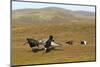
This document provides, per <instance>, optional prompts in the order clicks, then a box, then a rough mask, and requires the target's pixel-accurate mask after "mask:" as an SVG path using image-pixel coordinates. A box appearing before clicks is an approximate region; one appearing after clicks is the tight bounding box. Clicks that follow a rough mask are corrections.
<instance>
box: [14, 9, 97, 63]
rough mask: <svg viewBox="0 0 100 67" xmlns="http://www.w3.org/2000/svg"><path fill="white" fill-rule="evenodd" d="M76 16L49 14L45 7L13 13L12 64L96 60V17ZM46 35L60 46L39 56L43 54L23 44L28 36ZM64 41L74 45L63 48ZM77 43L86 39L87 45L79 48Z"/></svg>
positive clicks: (69, 13) (63, 11)
mask: <svg viewBox="0 0 100 67" xmlns="http://www.w3.org/2000/svg"><path fill="white" fill-rule="evenodd" d="M25 11H26V12H25ZM57 11H58V13H57ZM21 12H22V13H21ZM75 14H76V13H75V12H70V11H68V10H63V9H62V10H61V9H60V10H59V9H58V8H55V9H54V8H53V9H52V11H50V10H48V9H47V8H46V9H41V10H40V9H39V10H29V11H27V10H23V11H19V12H17V11H16V12H13V14H12V15H13V16H12V65H20V64H21V65H23V64H44V63H60V62H76V61H94V60H96V59H95V57H96V56H95V46H96V45H95V19H94V18H95V17H94V15H92V16H91V15H88V16H87V15H81V14H78V13H77V14H76V15H75ZM32 17H33V18H32ZM44 17H45V18H44ZM23 18H24V19H23ZM30 18H31V19H30ZM37 18H38V19H37ZM49 35H53V36H54V39H55V41H56V42H58V43H60V44H62V47H57V48H56V49H57V50H52V51H51V52H49V53H46V54H42V53H43V51H39V52H37V53H34V52H32V49H31V48H30V47H29V46H28V45H23V44H24V42H25V39H26V38H27V37H30V38H34V39H43V38H48V36H49ZM66 40H74V44H73V45H66V44H65V41H66ZM80 40H86V41H88V44H87V45H86V46H82V45H80ZM41 48H42V46H41Z"/></svg>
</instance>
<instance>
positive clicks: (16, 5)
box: [12, 1, 95, 12]
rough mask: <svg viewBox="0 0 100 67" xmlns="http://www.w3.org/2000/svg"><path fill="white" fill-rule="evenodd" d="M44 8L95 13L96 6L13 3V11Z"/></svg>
mask: <svg viewBox="0 0 100 67" xmlns="http://www.w3.org/2000/svg"><path fill="white" fill-rule="evenodd" d="M44 7H60V8H64V9H69V10H75V11H79V10H83V11H91V12H95V6H83V5H81V6H80V5H69V4H66V5H65V4H50V3H36V2H18V1H12V10H16V9H26V8H31V9H34V8H35V9H36V8H44Z"/></svg>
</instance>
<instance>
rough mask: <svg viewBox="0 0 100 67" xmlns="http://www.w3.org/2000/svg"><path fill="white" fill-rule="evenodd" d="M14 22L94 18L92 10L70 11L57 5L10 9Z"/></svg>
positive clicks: (70, 20)
mask: <svg viewBox="0 0 100 67" xmlns="http://www.w3.org/2000/svg"><path fill="white" fill-rule="evenodd" d="M12 20H13V21H14V22H16V21H17V22H26V23H27V22H28V23H31V22H66V21H67V22H76V21H77V22H78V21H80V20H95V13H94V12H87V11H71V10H67V9H64V8H58V7H46V8H40V9H18V10H13V11H12Z"/></svg>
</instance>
